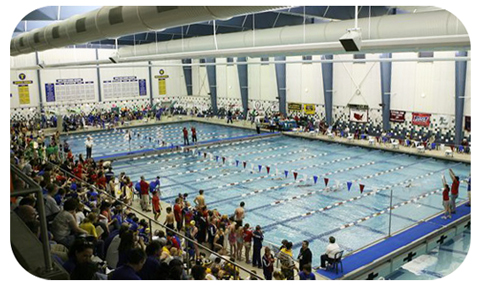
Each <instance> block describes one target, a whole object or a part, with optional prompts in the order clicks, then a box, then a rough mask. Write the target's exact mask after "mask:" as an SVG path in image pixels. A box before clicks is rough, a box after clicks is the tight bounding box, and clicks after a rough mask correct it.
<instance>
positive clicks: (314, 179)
mask: <svg viewBox="0 0 480 285" xmlns="http://www.w3.org/2000/svg"><path fill="white" fill-rule="evenodd" d="M317 179H318V176H313V182H314V183H315V184H317Z"/></svg>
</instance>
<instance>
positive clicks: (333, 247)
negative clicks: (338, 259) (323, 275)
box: [320, 236, 340, 268]
mask: <svg viewBox="0 0 480 285" xmlns="http://www.w3.org/2000/svg"><path fill="white" fill-rule="evenodd" d="M328 240H329V241H330V243H329V244H328V245H327V249H326V251H325V254H323V255H322V256H320V263H321V264H320V267H321V268H325V267H326V265H325V262H328V263H332V262H333V260H334V259H335V254H336V253H337V252H339V251H340V247H339V246H338V244H337V243H336V242H335V238H334V237H332V236H331V237H329V238H328Z"/></svg>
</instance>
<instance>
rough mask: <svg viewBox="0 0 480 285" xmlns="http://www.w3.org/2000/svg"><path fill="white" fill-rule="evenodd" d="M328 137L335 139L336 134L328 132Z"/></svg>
mask: <svg viewBox="0 0 480 285" xmlns="http://www.w3.org/2000/svg"><path fill="white" fill-rule="evenodd" d="M327 137H328V138H329V139H331V140H333V138H334V137H335V135H334V134H333V133H328V134H327Z"/></svg>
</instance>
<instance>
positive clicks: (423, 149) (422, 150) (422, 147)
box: [417, 145, 425, 153]
mask: <svg viewBox="0 0 480 285" xmlns="http://www.w3.org/2000/svg"><path fill="white" fill-rule="evenodd" d="M417 152H419V153H425V147H424V146H423V145H419V146H417Z"/></svg>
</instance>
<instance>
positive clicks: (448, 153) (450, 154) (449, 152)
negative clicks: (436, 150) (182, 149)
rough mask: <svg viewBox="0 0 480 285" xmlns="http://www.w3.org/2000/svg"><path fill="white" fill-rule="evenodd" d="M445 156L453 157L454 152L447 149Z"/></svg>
mask: <svg viewBox="0 0 480 285" xmlns="http://www.w3.org/2000/svg"><path fill="white" fill-rule="evenodd" d="M445 156H451V157H453V151H452V150H451V149H446V150H445Z"/></svg>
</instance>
